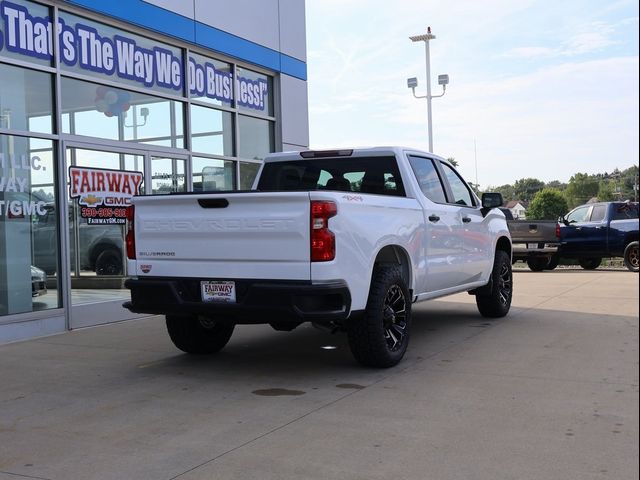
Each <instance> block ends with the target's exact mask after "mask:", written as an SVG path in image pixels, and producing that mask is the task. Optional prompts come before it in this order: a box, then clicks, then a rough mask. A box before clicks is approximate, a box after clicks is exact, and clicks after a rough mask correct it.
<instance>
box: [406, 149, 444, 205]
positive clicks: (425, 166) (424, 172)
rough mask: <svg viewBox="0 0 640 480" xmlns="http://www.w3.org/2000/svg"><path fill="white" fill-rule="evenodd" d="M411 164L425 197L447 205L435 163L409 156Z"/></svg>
mask: <svg viewBox="0 0 640 480" xmlns="http://www.w3.org/2000/svg"><path fill="white" fill-rule="evenodd" d="M409 164H410V165H411V168H412V170H413V174H414V175H415V176H416V180H418V185H419V186H420V190H422V193H424V196H425V197H427V198H428V199H429V200H431V201H432V202H435V203H447V197H446V196H445V194H444V187H443V186H442V181H440V176H439V175H438V171H437V170H436V167H435V165H434V164H433V161H432V160H430V159H428V158H422V157H414V156H409Z"/></svg>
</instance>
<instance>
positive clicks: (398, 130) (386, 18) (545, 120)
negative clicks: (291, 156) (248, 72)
mask: <svg viewBox="0 0 640 480" xmlns="http://www.w3.org/2000/svg"><path fill="white" fill-rule="evenodd" d="M427 26H431V30H432V33H433V34H434V35H436V39H435V40H432V41H431V42H430V44H429V45H430V56H431V86H432V92H431V93H432V95H438V94H440V93H442V90H441V87H440V86H439V85H438V84H437V78H438V75H439V74H444V73H446V74H448V75H449V79H450V83H449V85H448V86H447V90H446V94H445V95H444V97H442V98H434V99H433V100H432V118H433V147H434V148H433V150H434V153H436V154H438V155H440V156H442V157H445V158H449V157H453V158H455V159H456V161H457V162H458V164H459V167H458V168H459V170H460V172H461V173H462V175H463V176H464V177H465V179H466V180H467V181H470V182H473V183H479V184H480V186H481V187H482V188H486V187H488V186H498V185H503V184H507V183H511V184H512V183H514V182H515V181H516V180H518V179H521V178H526V177H533V178H538V179H540V180H543V181H545V182H548V181H552V180H560V181H562V182H567V181H569V178H570V177H571V176H572V175H573V174H575V173H577V172H581V173H590V174H593V173H604V172H610V171H612V170H614V169H615V168H619V169H621V170H622V169H625V168H628V167H630V166H632V165H637V164H638V127H639V125H638V116H639V114H638V108H639V106H638V88H639V87H638V2H637V1H636V0H633V1H631V0H613V1H603V0H594V1H589V0H563V1H557V0H516V1H514V0H480V1H478V0H454V1H450V0H449V1H446V0H421V1H411V0H394V1H388V0H306V29H307V68H308V93H309V137H310V138H309V140H310V147H311V148H315V149H322V148H333V147H358V146H377V145H402V146H408V147H413V148H418V149H421V150H428V146H429V144H428V135H427V102H426V100H425V99H415V98H414V97H413V96H412V94H411V90H410V89H409V88H407V78H409V77H417V78H418V87H417V88H416V94H417V95H424V94H425V93H426V59H425V57H426V55H425V47H424V42H417V43H414V42H412V41H411V40H409V36H412V35H419V34H423V33H426V29H427Z"/></svg>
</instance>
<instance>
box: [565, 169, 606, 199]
mask: <svg viewBox="0 0 640 480" xmlns="http://www.w3.org/2000/svg"><path fill="white" fill-rule="evenodd" d="M599 183H600V182H598V178H597V177H596V176H594V175H589V174H587V173H576V174H575V175H574V176H573V177H571V178H570V179H569V185H567V189H566V190H565V192H564V193H565V195H566V197H567V201H568V202H569V206H570V207H571V208H574V207H577V206H578V205H582V204H583V203H587V202H588V201H589V199H590V198H591V197H595V196H596V195H597V194H598V188H599V186H600V185H599Z"/></svg>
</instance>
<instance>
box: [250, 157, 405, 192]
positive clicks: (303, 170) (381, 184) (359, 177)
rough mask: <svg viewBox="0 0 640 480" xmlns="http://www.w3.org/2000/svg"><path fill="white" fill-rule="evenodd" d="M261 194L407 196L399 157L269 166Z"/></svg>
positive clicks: (300, 161)
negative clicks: (323, 192) (313, 192)
mask: <svg viewBox="0 0 640 480" xmlns="http://www.w3.org/2000/svg"><path fill="white" fill-rule="evenodd" d="M258 190H260V191H263V192H270V191H271V192H272V191H279V192H282V191H285V192H286V191H295V190H303V191H310V190H331V191H340V192H357V193H372V194H377V195H393V196H404V194H405V193H404V186H403V185H402V180H401V178H400V172H399V170H398V164H397V162H396V159H395V157H393V156H390V157H356V158H351V157H339V158H317V159H313V160H307V159H305V160H293V161H287V162H269V163H266V164H265V166H264V168H263V170H262V174H261V176H260V181H259V182H258Z"/></svg>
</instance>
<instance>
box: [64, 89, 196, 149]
mask: <svg viewBox="0 0 640 480" xmlns="http://www.w3.org/2000/svg"><path fill="white" fill-rule="evenodd" d="M61 83H62V88H61V90H62V128H63V132H64V133H70V134H73V135H87V136H91V137H100V138H106V139H109V140H125V141H129V142H137V143H147V144H151V145H163V146H169V147H178V148H183V147H184V135H183V129H182V126H183V124H184V121H183V108H182V103H181V102H176V101H174V100H166V99H164V98H159V97H152V96H151V95H145V94H144V93H137V92H131V91H128V90H122V89H120V88H115V87H107V86H104V85H98V84H96V83H90V82H84V81H81V80H74V79H71V78H65V77H63V78H62V82H61Z"/></svg>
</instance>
